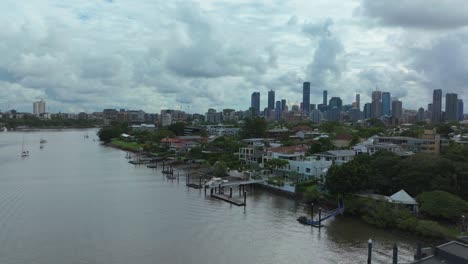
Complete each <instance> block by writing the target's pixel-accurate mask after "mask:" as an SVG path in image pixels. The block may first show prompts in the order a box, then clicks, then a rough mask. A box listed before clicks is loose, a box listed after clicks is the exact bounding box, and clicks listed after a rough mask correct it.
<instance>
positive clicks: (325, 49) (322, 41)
mask: <svg viewBox="0 0 468 264" xmlns="http://www.w3.org/2000/svg"><path fill="white" fill-rule="evenodd" d="M332 25H333V20H331V19H326V20H325V21H323V22H322V23H317V24H313V23H308V24H304V26H303V28H302V31H303V32H304V33H306V34H307V35H308V36H310V37H311V38H312V39H313V40H317V42H318V43H317V47H316V49H315V51H314V57H313V60H312V62H311V63H309V65H307V69H306V75H307V77H308V80H310V82H311V85H312V86H317V87H324V86H325V85H326V82H327V79H328V80H330V79H331V80H335V81H336V80H337V79H339V78H340V76H341V72H342V70H343V69H344V66H345V65H344V58H342V57H341V55H342V54H343V52H344V46H343V44H342V43H341V40H340V39H338V38H337V37H335V36H334V35H333V34H332V33H331V31H330V27H331V26H332Z"/></svg>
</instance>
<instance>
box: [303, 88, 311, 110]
mask: <svg viewBox="0 0 468 264" xmlns="http://www.w3.org/2000/svg"><path fill="white" fill-rule="evenodd" d="M309 107H310V82H304V83H303V84H302V113H303V114H304V115H306V116H308V115H309V112H310V109H309Z"/></svg>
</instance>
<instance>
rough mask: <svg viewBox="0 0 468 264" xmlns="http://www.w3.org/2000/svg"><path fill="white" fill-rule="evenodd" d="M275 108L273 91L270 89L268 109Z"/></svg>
mask: <svg viewBox="0 0 468 264" xmlns="http://www.w3.org/2000/svg"><path fill="white" fill-rule="evenodd" d="M273 109H275V91H273V90H270V91H269V92H268V110H273Z"/></svg>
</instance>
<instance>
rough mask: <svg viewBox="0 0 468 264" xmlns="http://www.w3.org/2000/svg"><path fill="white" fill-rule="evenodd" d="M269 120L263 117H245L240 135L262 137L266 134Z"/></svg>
mask: <svg viewBox="0 0 468 264" xmlns="http://www.w3.org/2000/svg"><path fill="white" fill-rule="evenodd" d="M266 129H267V122H266V120H265V119H263V118H258V117H257V118H253V119H250V118H248V119H245V123H244V125H243V126H242V129H241V132H240V135H241V137H242V138H261V137H264V136H265V133H266Z"/></svg>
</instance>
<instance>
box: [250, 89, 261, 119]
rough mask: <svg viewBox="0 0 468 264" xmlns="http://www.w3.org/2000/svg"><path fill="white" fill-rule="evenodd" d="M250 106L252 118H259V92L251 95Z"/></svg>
mask: <svg viewBox="0 0 468 264" xmlns="http://www.w3.org/2000/svg"><path fill="white" fill-rule="evenodd" d="M250 105H251V106H250V107H251V109H252V114H253V115H254V116H259V115H260V93H259V92H254V93H252V98H251V104H250Z"/></svg>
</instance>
